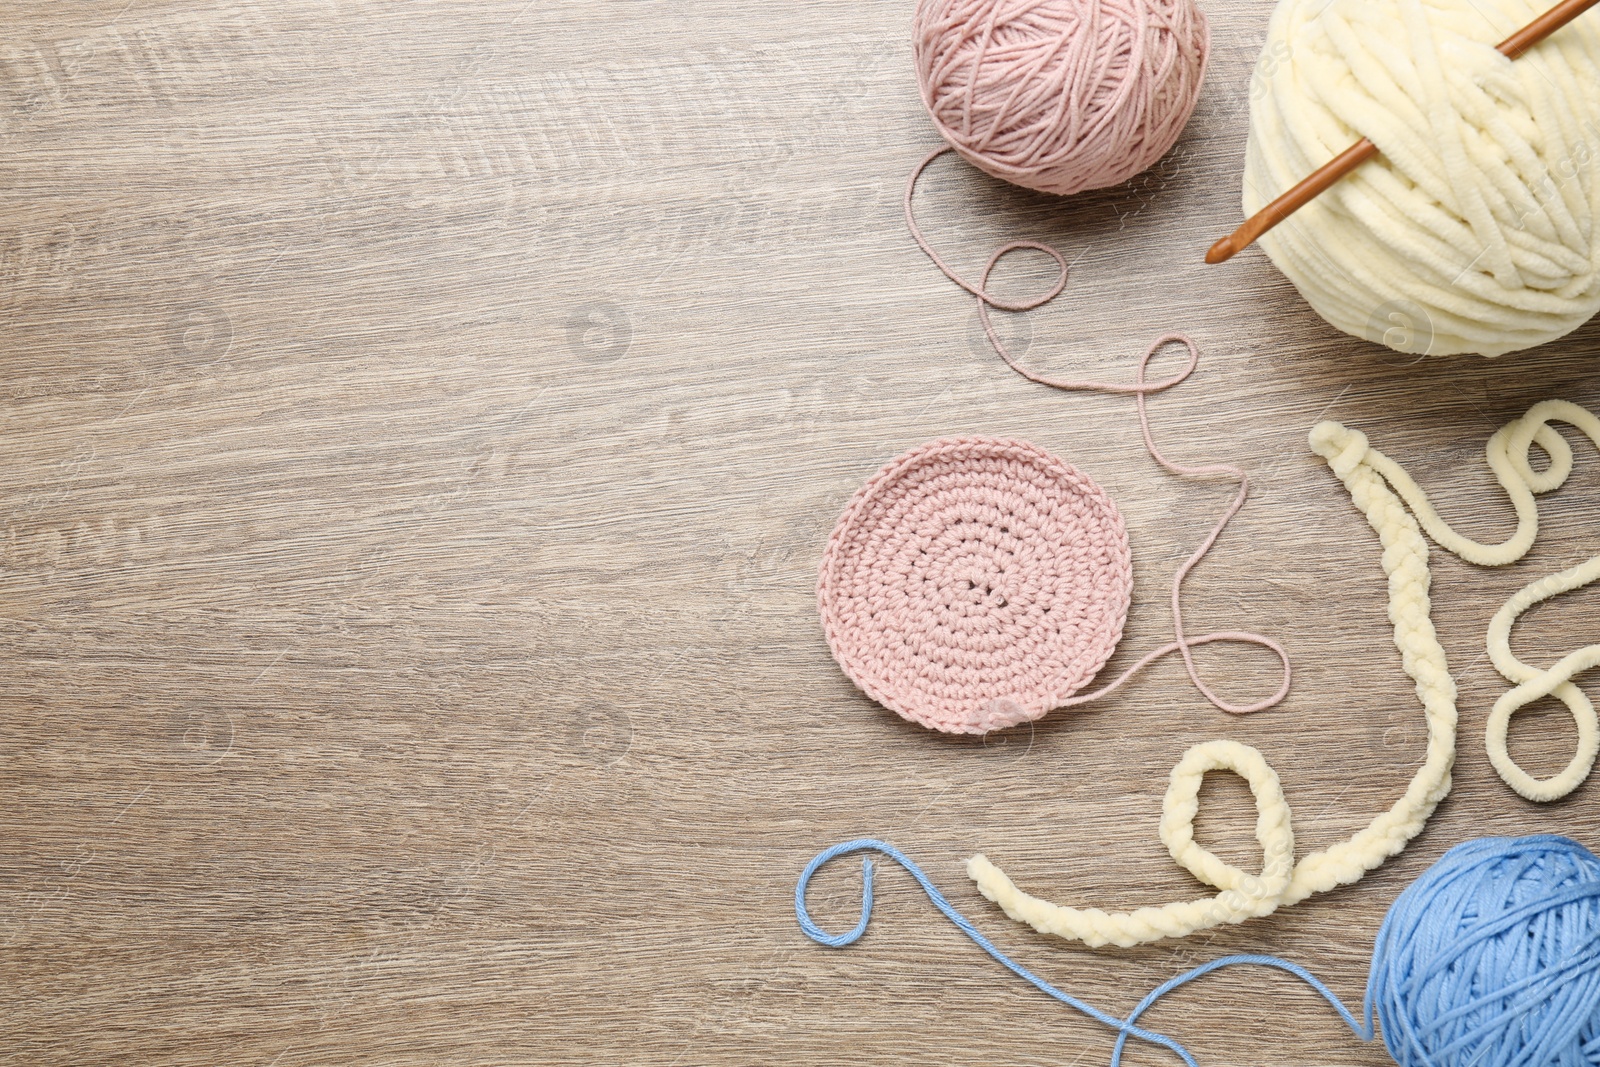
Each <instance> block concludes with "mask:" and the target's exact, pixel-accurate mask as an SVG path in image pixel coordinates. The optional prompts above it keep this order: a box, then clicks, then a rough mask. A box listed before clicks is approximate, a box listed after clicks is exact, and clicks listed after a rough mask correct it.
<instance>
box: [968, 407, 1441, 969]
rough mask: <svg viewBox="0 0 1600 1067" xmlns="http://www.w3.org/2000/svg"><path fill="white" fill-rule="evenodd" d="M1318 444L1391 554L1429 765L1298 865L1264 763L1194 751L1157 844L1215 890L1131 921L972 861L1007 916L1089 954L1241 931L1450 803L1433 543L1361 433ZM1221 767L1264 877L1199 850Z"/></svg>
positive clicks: (1329, 429)
mask: <svg viewBox="0 0 1600 1067" xmlns="http://www.w3.org/2000/svg"><path fill="white" fill-rule="evenodd" d="M1311 447H1312V449H1313V450H1314V451H1315V452H1316V453H1317V454H1318V455H1320V456H1322V457H1323V458H1324V459H1325V460H1327V462H1328V465H1329V466H1330V467H1331V468H1332V469H1333V472H1334V474H1336V475H1337V476H1338V477H1339V479H1340V480H1341V481H1343V482H1344V484H1345V487H1346V488H1347V489H1348V490H1349V491H1350V498H1351V500H1352V501H1353V502H1354V503H1355V505H1356V507H1357V508H1359V509H1360V510H1361V512H1362V513H1363V514H1364V515H1366V517H1367V521H1368V523H1370V524H1371V526H1372V528H1373V530H1374V531H1376V532H1377V534H1378V540H1379V542H1380V543H1381V544H1382V546H1383V557H1382V560H1383V569H1384V571H1385V572H1386V573H1387V574H1388V576H1389V618H1390V621H1391V622H1393V624H1394V637H1395V644H1396V645H1397V646H1398V647H1399V649H1400V656H1401V664H1402V666H1403V667H1404V668H1405V671H1406V673H1407V674H1409V675H1410V676H1411V677H1412V679H1414V680H1415V681H1416V683H1417V695H1418V696H1419V697H1420V698H1421V699H1422V707H1423V712H1424V714H1425V717H1426V719H1427V723H1428V752H1427V757H1426V759H1425V760H1424V761H1423V764H1422V767H1421V768H1420V769H1418V771H1417V773H1416V776H1415V777H1413V778H1412V780H1411V784H1410V786H1409V787H1407V789H1406V791H1405V794H1404V795H1403V796H1402V797H1401V798H1400V799H1399V800H1398V801H1396V802H1395V804H1394V806H1393V807H1392V808H1390V809H1389V810H1388V811H1386V812H1384V813H1383V814H1382V815H1379V816H1378V817H1377V818H1376V819H1374V820H1373V821H1372V823H1371V824H1370V825H1369V826H1367V828H1366V829H1364V830H1362V831H1361V832H1360V833H1358V834H1356V835H1355V836H1354V837H1352V838H1351V839H1350V840H1348V841H1345V842H1343V843H1341V844H1338V845H1335V846H1333V847H1332V848H1329V849H1325V850H1323V851H1321V852H1316V853H1312V854H1311V855H1309V856H1307V857H1305V858H1304V859H1302V860H1301V861H1300V862H1299V863H1298V864H1294V862H1293V855H1294V834H1293V831H1292V828H1291V822H1290V813H1289V805H1288V803H1287V802H1286V801H1285V800H1284V798H1283V791H1282V789H1281V787H1280V786H1279V783H1278V776H1277V774H1275V773H1274V772H1273V770H1272V768H1271V767H1270V766H1269V765H1268V764H1267V761H1266V759H1265V757H1263V756H1262V755H1261V753H1260V752H1259V751H1258V750H1257V749H1254V748H1252V747H1251V746H1249V745H1244V744H1240V743H1238V742H1235V741H1211V742H1207V743H1205V744H1202V745H1196V746H1195V747H1193V748H1191V749H1190V750H1189V751H1188V752H1187V753H1185V755H1184V757H1183V759H1181V760H1180V761H1179V762H1178V765H1177V766H1176V767H1174V768H1173V769H1172V777H1171V781H1170V784H1169V785H1168V787H1167V794H1166V798H1165V799H1164V800H1163V802H1162V818H1161V830H1160V833H1161V841H1162V843H1163V844H1165V845H1166V846H1167V850H1168V852H1170V853H1171V854H1172V858H1173V859H1174V860H1175V861H1177V863H1178V864H1179V865H1181V866H1182V867H1184V868H1185V869H1186V870H1188V871H1189V872H1190V873H1191V874H1193V875H1194V876H1195V877H1196V878H1199V879H1200V880H1201V881H1202V882H1205V883H1207V884H1209V885H1212V886H1215V887H1216V888H1218V889H1219V890H1220V892H1219V893H1217V894H1216V895H1215V896H1213V897H1207V898H1202V899H1200V900H1193V901H1180V902H1177V903H1173V904H1168V905H1165V906H1164V907H1152V908H1139V909H1137V910H1135V911H1126V912H1106V911H1101V910H1100V909H1098V908H1071V907H1063V906H1061V905H1058V904H1051V903H1050V902H1048V901H1044V900H1040V899H1038V898H1037V897H1032V896H1029V895H1028V894H1027V893H1024V892H1022V891H1021V890H1020V889H1018V888H1017V887H1016V885H1015V884H1014V883H1013V882H1012V881H1011V879H1010V878H1008V877H1006V874H1005V872H1004V871H1002V870H1000V868H998V867H996V866H995V865H994V864H992V863H990V862H989V861H988V859H986V858H985V857H983V856H981V855H979V856H974V857H973V858H972V859H970V860H968V861H967V874H968V875H969V876H970V877H971V878H972V879H973V880H974V881H975V882H976V883H977V884H978V891H979V892H981V893H982V894H983V895H984V896H985V897H987V898H988V899H990V900H992V901H994V902H995V903H996V904H998V905H1000V907H1001V908H1002V909H1003V910H1004V911H1005V913H1006V914H1007V915H1009V916H1011V918H1013V919H1015V920H1017V921H1018V922H1024V923H1027V924H1028V925H1029V926H1032V927H1033V928H1034V929H1036V930H1038V931H1039V932H1040V933H1047V934H1056V935H1058V936H1060V937H1067V938H1071V939H1073V940H1076V941H1082V942H1084V943H1085V944H1087V945H1090V946H1100V945H1107V944H1112V945H1122V946H1129V945H1137V944H1142V943H1144V942H1147V941H1159V940H1161V939H1163V938H1168V937H1183V936H1184V935H1186V934H1191V933H1194V932H1195V931H1196V930H1204V929H1207V928H1209V927H1213V926H1219V925H1222V924H1223V923H1237V922H1243V921H1244V920H1245V919H1250V918H1254V917H1256V916H1260V915H1267V914H1270V913H1271V912H1273V911H1276V910H1277V909H1278V908H1279V907H1282V906H1284V905H1288V904H1293V903H1295V902H1297V901H1300V900H1303V899H1305V898H1306V897H1308V896H1310V895H1311V894H1313V893H1320V892H1322V891H1324V890H1327V889H1331V888H1333V887H1334V886H1336V885H1342V884H1346V883H1349V882H1354V881H1357V880H1358V879H1360V878H1361V876H1362V875H1364V874H1366V872H1367V871H1369V870H1371V869H1372V868H1374V867H1376V866H1378V865H1379V864H1381V863H1382V862H1383V861H1384V860H1386V859H1388V858H1389V857H1390V856H1392V855H1394V854H1395V853H1397V852H1399V851H1400V850H1401V849H1403V848H1405V846H1406V843H1407V842H1409V841H1410V840H1411V839H1412V838H1413V837H1415V836H1416V835H1417V834H1418V833H1419V832H1421V830H1422V827H1423V825H1424V824H1426V822H1427V820H1428V816H1430V815H1432V814H1433V809H1434V808H1435V807H1437V806H1438V804H1439V801H1441V800H1443V799H1444V798H1445V796H1446V795H1448V794H1449V792H1450V769H1451V767H1452V766H1453V765H1454V763H1455V739H1456V705H1455V697H1456V687H1455V682H1454V680H1453V679H1451V677H1450V672H1449V670H1448V669H1447V668H1446V666H1445V656H1444V649H1443V647H1441V646H1440V644H1439V639H1438V636H1437V634H1436V633H1435V631H1434V628H1433V622H1432V619H1431V618H1430V617H1429V603H1428V583H1429V572H1428V546H1427V542H1425V541H1424V540H1423V539H1422V532H1421V530H1420V529H1419V528H1418V526H1417V521H1416V519H1414V518H1412V516H1411V514H1410V513H1409V512H1408V511H1406V509H1405V505H1404V504H1403V503H1402V502H1401V500H1400V498H1399V497H1397V496H1396V495H1395V494H1394V492H1392V491H1391V490H1390V489H1389V487H1388V486H1387V485H1385V484H1384V481H1383V479H1382V478H1381V477H1380V476H1379V475H1378V474H1377V472H1376V471H1375V470H1374V469H1373V468H1372V467H1371V465H1370V464H1368V463H1367V458H1368V454H1369V451H1370V450H1369V448H1368V445H1367V439H1366V437H1365V436H1363V435H1362V434H1361V433H1359V432H1357V431H1355V430H1348V429H1346V428H1344V427H1343V426H1340V425H1339V424H1337V423H1332V422H1324V423H1321V424H1319V425H1318V426H1317V427H1316V429H1314V430H1313V431H1312V433H1311ZM1213 770H1231V771H1233V772H1234V773H1236V774H1238V775H1239V776H1240V777H1242V778H1244V780H1245V781H1246V782H1248V783H1249V785H1250V791H1251V792H1252V793H1253V794H1254V795H1255V800H1256V811H1257V819H1256V839H1257V840H1258V841H1259V842H1260V843H1261V846H1262V852H1263V863H1262V869H1261V873H1260V874H1259V875H1256V876H1251V875H1246V874H1244V872H1242V871H1240V870H1238V869H1237V868H1235V867H1232V866H1230V865H1228V864H1225V863H1223V862H1222V861H1221V860H1220V859H1218V858H1217V857H1216V855H1215V854H1213V853H1211V852H1209V851H1207V850H1205V849H1203V848H1200V847H1199V846H1198V845H1196V844H1195V843H1194V816H1195V812H1196V810H1197V804H1196V802H1195V798H1196V796H1197V795H1198V793H1199V789H1200V782H1201V780H1202V779H1203V778H1204V776H1205V775H1206V773H1207V772H1208V771H1213Z"/></svg>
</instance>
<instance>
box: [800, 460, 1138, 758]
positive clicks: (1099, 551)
mask: <svg viewBox="0 0 1600 1067" xmlns="http://www.w3.org/2000/svg"><path fill="white" fill-rule="evenodd" d="M1132 590H1133V569H1132V559H1131V556H1130V553H1129V550H1128V534H1127V530H1126V527H1125V526H1124V525H1123V521H1122V515H1121V513H1120V512H1118V511H1117V508H1116V505H1115V504H1113V503H1112V501H1111V498H1110V497H1109V496H1107V495H1106V493H1105V491H1104V490H1103V489H1101V488H1100V486H1098V485H1096V484H1095V483H1094V482H1093V481H1092V480H1091V479H1090V478H1089V477H1088V476H1087V475H1085V474H1083V473H1081V472H1080V471H1078V470H1076V469H1075V468H1073V467H1072V466H1070V465H1069V464H1067V463H1065V462H1063V461H1062V460H1060V459H1057V458H1056V457H1055V456H1052V455H1051V454H1050V453H1048V452H1046V451H1044V450H1043V449H1041V448H1038V447H1036V446H1034V445H1031V444H1028V443H1027V442H1025V441H1009V440H1002V439H996V438H987V437H959V438H944V439H940V440H937V441H932V442H930V443H928V444H925V445H923V446H921V447H919V448H916V449H913V450H912V451H910V452H907V453H906V454H905V455H903V456H900V457H899V458H898V459H896V460H894V461H892V462H891V463H890V464H889V465H888V466H886V467H884V468H883V469H882V470H881V471H879V472H878V473H877V474H876V475H874V476H873V477H872V478H871V479H870V480H869V481H868V482H867V483H866V484H865V485H864V486H862V487H861V489H860V490H859V491H857V493H856V494H855V496H854V497H853V498H852V499H851V501H850V504H849V505H848V506H847V507H846V508H845V512H844V514H843V515H842V516H841V517H840V519H839V523H838V525H837V526H836V527H835V528H834V531H833V535H832V537H830V538H829V540H828V546H827V549H826V550H825V551H824V553H823V560H822V572H821V577H820V579H819V582H818V586H817V600H818V605H819V607H820V609H821V614H822V623H823V629H824V631H825V632H826V634H827V638H828V644H829V646H830V647H831V648H832V649H833V654H834V658H835V659H837V660H838V661H839V666H840V667H841V668H843V670H844V672H845V674H847V675H848V676H849V677H850V679H851V680H852V681H854V682H855V684H856V685H857V686H858V687H859V688H860V689H861V690H862V691H863V692H865V693H866V694H867V695H868V696H870V697H872V698H873V699H874V700H876V701H878V702H879V703H880V704H883V705H884V706H885V707H887V708H889V709H890V710H892V711H895V712H897V713H898V714H900V715H901V716H903V717H904V718H907V719H909V720H911V721H912V722H916V723H921V724H922V725H924V726H927V727H931V728H933V729H935V730H943V731H946V732H950V733H986V732H988V731H990V730H996V729H1001V728H1003V727H1007V726H1014V725H1017V724H1018V723H1022V722H1026V721H1029V720H1032V719H1037V718H1039V717H1040V716H1042V715H1044V714H1046V713H1047V712H1049V711H1050V710H1052V709H1053V708H1055V707H1057V706H1058V705H1059V704H1060V702H1061V701H1062V700H1063V699H1064V698H1066V697H1067V696H1069V695H1070V694H1072V693H1073V692H1075V691H1076V690H1077V689H1079V688H1080V687H1082V686H1083V685H1084V684H1085V683H1087V682H1088V681H1089V680H1090V679H1092V678H1093V677H1094V676H1095V674H1096V673H1097V672H1098V671H1099V670H1100V668H1101V667H1102V666H1104V665H1105V662H1106V660H1108V659H1109V658H1110V657H1111V653H1112V652H1113V651H1115V649H1116V647H1117V642H1118V641H1119V640H1120V639H1121V637H1122V627H1123V624H1124V622H1125V621H1126V620H1127V616H1128V602H1129V599H1130V597H1131V595H1132Z"/></svg>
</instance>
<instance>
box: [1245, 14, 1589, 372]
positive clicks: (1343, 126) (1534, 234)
mask: <svg viewBox="0 0 1600 1067" xmlns="http://www.w3.org/2000/svg"><path fill="white" fill-rule="evenodd" d="M1548 6H1549V2H1548V0H1429V2H1423V0H1384V2H1382V3H1373V2H1372V0H1282V2H1280V3H1279V5H1278V7H1277V9H1276V11H1275V12H1274V14H1273V16H1272V21H1271V24H1270V26H1269V27H1268V30H1267V43H1266V47H1265V49H1264V50H1263V52H1262V57H1261V62H1260V63H1259V65H1258V66H1257V68H1256V74H1255V78H1256V80H1255V82H1254V83H1253V89H1254V92H1253V94H1252V96H1253V98H1252V104H1251V108H1250V139H1249V146H1248V148H1247V155H1246V160H1245V173H1244V209H1245V212H1246V213H1247V214H1254V213H1255V212H1256V211H1257V210H1259V209H1260V208H1261V207H1262V206H1264V205H1265V204H1267V203H1268V202H1269V201H1271V200H1272V199H1273V198H1275V197H1277V196H1278V195H1280V194H1281V193H1283V192H1284V191H1286V190H1287V189H1289V188H1290V187H1291V186H1293V185H1294V184H1295V183H1296V182H1298V181H1299V180H1300V179H1302V178H1304V177H1305V176H1306V175H1308V174H1310V173H1311V172H1312V171H1314V170H1315V169H1316V168H1318V167H1319V166H1321V165H1322V164H1324V163H1326V162H1327V161H1328V160H1330V159H1332V158H1333V156H1334V155H1336V154H1337V153H1339V152H1340V151H1343V150H1344V149H1345V148H1348V147H1349V146H1350V145H1351V144H1353V143H1354V142H1355V141H1357V140H1358V139H1360V138H1361V137H1363V136H1365V137H1367V138H1369V139H1370V140H1371V141H1372V142H1373V143H1374V144H1376V145H1377V146H1378V149H1379V150H1380V152H1381V153H1382V154H1381V155H1380V156H1379V157H1378V158H1376V159H1373V160H1371V161H1369V162H1367V163H1365V164H1363V165H1362V166H1361V167H1359V168H1358V169H1357V170H1356V171H1355V173H1353V174H1351V175H1349V176H1347V177H1346V178H1344V179H1343V180H1342V181H1340V182H1339V183H1338V184H1337V185H1335V186H1334V187H1333V188H1332V189H1330V190H1329V191H1327V192H1325V193H1323V194H1322V195H1321V196H1319V197H1317V199H1316V200H1314V201H1312V202H1311V203H1310V204H1309V205H1307V206H1306V207H1304V208H1302V209H1301V210H1300V211H1298V212H1296V213H1295V214H1294V215H1293V216H1292V217H1291V218H1290V219H1289V220H1287V221H1286V222H1285V223H1284V224H1282V225H1280V226H1278V227H1277V228H1276V229H1275V230H1273V231H1272V232H1271V233H1269V234H1267V235H1266V236H1264V237H1263V238H1262V239H1261V246H1262V248H1263V249H1264V250H1265V251H1266V253H1267V255H1268V256H1269V257H1270V258H1271V259H1272V262H1273V263H1275V264H1276V265H1277V266H1278V269H1279V270H1281V271H1283V273H1284V274H1285V275H1286V276H1287V277H1288V278H1289V280H1290V281H1291V282H1293V283H1294V285H1295V288H1297V289H1298V290H1300V293H1301V295H1302V296H1304V297H1305V298H1306V300H1307V301H1308V302H1309V303H1310V304H1311V306H1312V307H1313V308H1315V309H1316V310H1317V312H1318V313H1319V314H1320V315H1322V317H1323V318H1325V319H1327V320H1328V321H1329V322H1330V323H1332V324H1333V325H1334V326H1336V327H1338V328H1339V329H1341V330H1343V331H1345V332H1346V333H1350V334H1354V335H1356V336H1358V337H1367V338H1368V339H1370V340H1374V341H1378V342H1380V343H1383V344H1387V345H1389V347H1391V348H1395V349H1398V350H1400V351H1403V352H1416V353H1428V354H1431V355H1453V354H1456V353H1462V352H1476V353H1479V354H1481V355H1485V356H1498V355H1501V354H1503V353H1506V352H1514V351H1517V350H1518V349H1523V348H1529V347H1531V346H1533V345H1538V344H1543V343H1544V342H1546V341H1551V340H1554V339H1555V338H1557V337H1561V336H1562V335H1564V334H1566V333H1568V332H1570V331H1571V330H1573V329H1575V328H1577V327H1578V326H1580V325H1582V324H1583V323H1584V322H1585V321H1587V320H1588V319H1589V318H1590V317H1591V316H1592V315H1594V313H1595V312H1596V311H1597V310H1600V236H1597V235H1596V233H1595V224H1596V217H1597V215H1600V173H1597V172H1600V19H1595V18H1592V17H1583V18H1579V19H1577V20H1576V21H1574V22H1573V23H1572V24H1571V25H1569V26H1567V27H1565V28H1564V29H1562V30H1561V31H1559V32H1558V33H1556V34H1555V35H1554V36H1552V37H1551V38H1549V39H1548V40H1546V41H1545V42H1543V43H1542V44H1539V45H1538V46H1536V47H1535V48H1533V49H1532V50H1531V51H1529V52H1528V53H1527V54H1526V55H1524V56H1523V57H1522V58H1521V59H1518V60H1516V61H1515V62H1512V61H1511V60H1509V59H1507V58H1506V57H1504V56H1502V55H1501V54H1500V53H1498V52H1497V51H1495V49H1494V46H1495V44H1497V43H1498V42H1499V41H1501V40H1503V39H1504V38H1506V37H1508V36H1510V35H1511V34H1512V33H1513V32H1515V31H1516V30H1518V29H1520V28H1521V27H1522V26H1524V25H1526V24H1527V23H1529V22H1531V21H1532V20H1533V19H1534V18H1535V17H1536V16H1538V15H1539V14H1541V13H1543V11H1544V10H1545V8H1547V7H1548Z"/></svg>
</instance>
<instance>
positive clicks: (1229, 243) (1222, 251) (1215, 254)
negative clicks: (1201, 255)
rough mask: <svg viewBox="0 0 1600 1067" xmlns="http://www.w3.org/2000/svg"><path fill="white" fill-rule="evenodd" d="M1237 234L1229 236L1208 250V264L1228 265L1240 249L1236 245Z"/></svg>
mask: <svg viewBox="0 0 1600 1067" xmlns="http://www.w3.org/2000/svg"><path fill="white" fill-rule="evenodd" d="M1236 236H1238V235H1237V234H1231V233H1230V234H1229V235H1228V236H1226V237H1224V238H1223V239H1222V240H1220V241H1218V242H1217V243H1216V244H1214V245H1212V246H1211V247H1210V248H1208V249H1206V262H1207V263H1226V262H1227V261H1228V260H1230V259H1232V258H1233V257H1234V256H1235V255H1236V254H1238V251H1239V248H1238V246H1237V245H1236V244H1235V243H1234V238H1235V237H1236Z"/></svg>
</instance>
